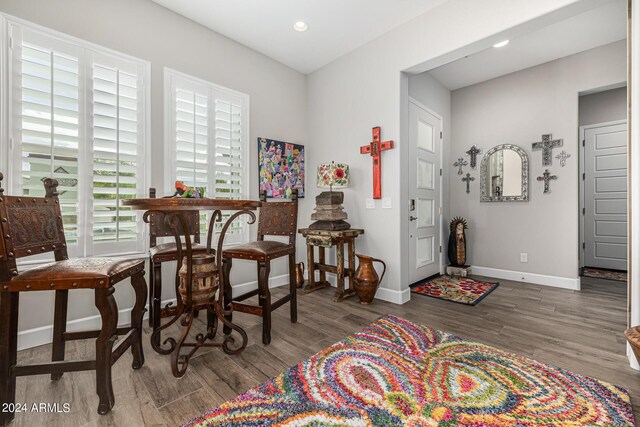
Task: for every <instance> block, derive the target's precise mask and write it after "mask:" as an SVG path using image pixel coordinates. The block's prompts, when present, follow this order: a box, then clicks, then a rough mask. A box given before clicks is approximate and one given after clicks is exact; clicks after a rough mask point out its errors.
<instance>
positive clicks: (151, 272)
mask: <svg viewBox="0 0 640 427" xmlns="http://www.w3.org/2000/svg"><path fill="white" fill-rule="evenodd" d="M154 267H155V266H154V265H153V260H152V259H151V257H149V327H150V328H153V286H154V283H155V276H156V270H155V268H154Z"/></svg>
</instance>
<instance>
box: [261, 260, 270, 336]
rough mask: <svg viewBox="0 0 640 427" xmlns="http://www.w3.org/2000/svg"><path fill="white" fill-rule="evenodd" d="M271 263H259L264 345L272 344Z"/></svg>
mask: <svg viewBox="0 0 640 427" xmlns="http://www.w3.org/2000/svg"><path fill="white" fill-rule="evenodd" d="M270 271H271V263H270V262H269V261H258V289H259V291H260V292H259V294H258V298H259V300H260V306H261V307H262V343H263V344H264V345H269V343H271V291H270V290H269V272H270Z"/></svg>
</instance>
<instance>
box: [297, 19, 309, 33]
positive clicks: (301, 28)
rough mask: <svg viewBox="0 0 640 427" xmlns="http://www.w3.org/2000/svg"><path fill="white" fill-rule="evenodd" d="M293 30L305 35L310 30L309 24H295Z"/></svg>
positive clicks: (302, 22) (301, 22) (300, 22)
mask: <svg viewBox="0 0 640 427" xmlns="http://www.w3.org/2000/svg"><path fill="white" fill-rule="evenodd" d="M293 29H294V30H296V31H297V32H299V33H303V32H305V31H307V30H308V29H309V24H307V23H306V22H304V21H298V22H296V23H295V24H293Z"/></svg>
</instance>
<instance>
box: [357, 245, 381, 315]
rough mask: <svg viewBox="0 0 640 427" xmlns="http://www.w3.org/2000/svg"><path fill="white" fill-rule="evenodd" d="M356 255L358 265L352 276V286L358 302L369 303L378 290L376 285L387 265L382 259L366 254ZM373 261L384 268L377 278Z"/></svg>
mask: <svg viewBox="0 0 640 427" xmlns="http://www.w3.org/2000/svg"><path fill="white" fill-rule="evenodd" d="M356 256H357V257H358V261H359V265H358V269H357V270H356V274H355V276H354V278H353V282H354V288H355V290H356V294H357V295H358V298H360V304H371V303H372V302H373V298H374V297H375V295H376V291H377V290H378V285H379V284H380V282H381V281H382V278H383V277H384V273H386V272H387V265H386V264H385V263H384V261H382V260H380V259H376V258H372V257H370V256H367V255H358V254H356ZM374 262H379V263H381V264H382V266H383V268H384V269H383V270H382V276H380V277H379V278H378V273H377V272H376V269H375V268H373V263H374Z"/></svg>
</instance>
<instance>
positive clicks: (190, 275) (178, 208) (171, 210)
mask: <svg viewBox="0 0 640 427" xmlns="http://www.w3.org/2000/svg"><path fill="white" fill-rule="evenodd" d="M122 204H123V205H124V206H130V207H132V208H133V209H136V210H142V211H145V213H144V216H143V219H144V222H146V223H149V222H151V221H154V220H158V219H157V218H160V220H162V221H165V224H166V225H167V226H169V227H170V228H171V229H172V230H173V231H174V237H175V240H176V249H177V252H178V267H177V272H179V271H180V269H181V268H182V264H183V261H182V260H183V258H185V259H186V260H187V263H186V264H187V266H186V283H187V284H188V285H187V286H186V296H185V297H184V298H183V297H182V296H181V294H180V291H179V287H180V277H179V274H178V273H177V272H176V280H175V289H176V297H177V304H176V306H175V307H173V306H172V303H168V304H167V305H166V306H165V307H164V308H162V307H161V300H160V297H159V295H154V299H153V304H152V306H151V307H150V310H152V311H153V316H152V319H153V332H152V334H151V346H152V347H153V349H154V350H155V351H156V352H158V353H160V354H171V355H172V357H171V369H172V372H173V375H174V376H176V377H178V378H179V377H182V376H183V375H184V374H185V372H186V370H187V367H188V365H189V359H190V358H191V357H192V356H193V355H194V354H195V352H196V351H197V350H198V349H199V348H201V347H222V349H223V350H224V352H225V353H228V354H238V353H240V352H241V351H242V350H244V349H245V347H246V346H247V334H246V332H245V331H244V330H243V329H242V328H241V327H240V326H237V325H235V324H233V323H232V322H231V321H230V320H229V319H230V318H231V311H232V310H233V307H224V303H223V301H224V289H225V287H224V283H222V281H223V280H224V277H223V275H222V274H220V271H221V269H220V266H221V265H222V246H223V244H224V238H225V235H226V233H227V230H228V228H229V226H230V225H231V223H232V222H233V221H234V220H235V219H236V218H238V217H239V216H241V215H248V216H249V217H250V219H249V221H248V222H249V224H252V223H254V222H255V219H256V215H255V214H254V213H253V211H254V210H255V209H257V208H258V207H260V205H261V203H260V202H259V201H253V200H229V199H207V198H199V199H186V198H177V197H176V198H160V199H151V198H144V199H128V200H123V202H122ZM203 210H209V211H213V214H212V216H211V220H210V222H209V229H208V232H207V251H206V253H207V255H209V257H211V258H214V259H210V261H211V263H212V264H213V267H212V268H211V269H210V270H211V271H210V272H209V273H207V274H209V276H207V277H208V280H214V281H215V283H216V284H215V287H214V290H213V294H212V297H211V298H210V299H209V300H207V301H204V302H203V301H196V300H194V298H193V295H192V287H191V286H190V284H192V283H193V280H194V279H204V276H203V274H204V273H200V272H194V269H193V267H194V258H193V252H192V242H191V237H190V236H189V233H188V230H187V219H186V216H185V214H186V213H189V212H193V211H203ZM223 211H235V212H234V213H233V214H231V216H230V217H229V218H228V219H227V220H226V221H225V222H224V224H223V226H222V229H221V231H220V235H219V237H218V244H217V248H216V249H215V250H214V249H213V248H212V241H213V232H214V229H215V226H216V223H218V224H221V223H222V212H223ZM181 238H184V245H185V250H183V249H182V242H181ZM196 263H197V260H196ZM183 299H184V300H183ZM203 309H206V310H207V334H206V335H204V334H198V335H197V336H196V337H195V341H192V342H188V341H187V338H188V335H189V330H190V329H191V324H192V322H193V318H194V316H195V314H196V312H197V311H198V310H203ZM163 315H164V317H170V320H169V321H167V322H166V323H165V324H163V325H161V324H160V323H161V317H162V316H163ZM181 318H182V320H181V322H180V323H181V324H182V326H183V331H182V334H181V336H180V337H179V338H178V339H177V340H176V339H175V338H173V337H168V338H166V339H165V340H164V342H162V343H161V342H160V341H161V337H160V335H161V331H163V330H165V329H167V328H168V327H169V326H171V325H173V324H174V323H176V322H177V321H178V320H180V319H181ZM218 321H221V322H222V323H223V324H224V325H226V326H228V327H229V328H230V329H231V330H232V331H236V332H237V333H238V334H239V335H240V337H241V339H242V340H241V342H240V345H239V346H236V345H235V344H236V342H235V341H236V340H235V339H234V338H233V336H232V334H229V335H225V336H224V338H223V340H222V341H214V339H215V337H216V333H217V331H218ZM163 346H167V347H163ZM183 347H190V348H191V349H190V351H189V352H185V354H181V350H182V348H183Z"/></svg>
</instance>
